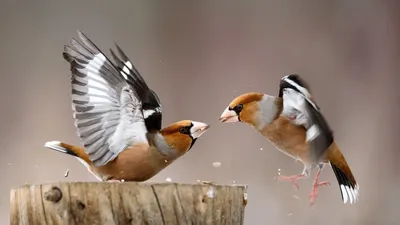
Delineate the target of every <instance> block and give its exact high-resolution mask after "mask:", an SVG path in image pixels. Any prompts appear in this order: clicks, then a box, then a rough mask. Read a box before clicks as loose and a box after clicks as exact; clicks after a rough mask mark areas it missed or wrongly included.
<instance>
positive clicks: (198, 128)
mask: <svg viewBox="0 0 400 225" xmlns="http://www.w3.org/2000/svg"><path fill="white" fill-rule="evenodd" d="M192 124H193V126H192V128H190V133H191V135H192V137H193V138H194V139H196V138H199V137H200V136H201V135H202V134H204V132H206V130H207V129H208V128H210V125H208V124H205V123H201V122H196V121H192Z"/></svg>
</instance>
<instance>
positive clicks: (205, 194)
mask: <svg viewBox="0 0 400 225" xmlns="http://www.w3.org/2000/svg"><path fill="white" fill-rule="evenodd" d="M244 196H245V187H244V186H236V185H235V186H228V185H213V184H179V183H158V184H151V183H136V182H122V183H110V182H88V183H86V182H76V183H54V184H41V185H25V186H21V187H18V188H14V189H12V190H11V199H10V200H11V203H10V210H11V215H10V222H11V225H22V224H23V225H39V224H40V225H41V224H43V225H78V224H79V225H80V224H90V225H126V224H132V225H140V224H146V225H162V224H168V225H169V224H171V225H184V224H193V225H195V224H198V225H207V224H210V225H211V224H212V225H223V224H231V225H241V224H243V220H244V208H245V205H246V203H247V200H246V198H245V197H244Z"/></svg>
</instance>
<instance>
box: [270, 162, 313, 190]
mask: <svg viewBox="0 0 400 225" xmlns="http://www.w3.org/2000/svg"><path fill="white" fill-rule="evenodd" d="M310 170H311V169H310V167H309V166H304V169H303V172H302V173H301V174H297V175H293V176H283V175H280V174H279V176H278V177H277V178H278V180H283V181H289V182H291V183H292V184H293V186H294V189H296V190H298V189H299V184H298V180H299V179H301V178H306V177H308V176H309V175H310Z"/></svg>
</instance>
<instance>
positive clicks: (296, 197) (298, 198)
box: [292, 195, 300, 200]
mask: <svg viewBox="0 0 400 225" xmlns="http://www.w3.org/2000/svg"><path fill="white" fill-rule="evenodd" d="M292 197H293V198H295V199H297V200H300V197H299V196H297V195H292Z"/></svg>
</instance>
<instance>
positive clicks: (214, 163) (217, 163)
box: [213, 162, 221, 167]
mask: <svg viewBox="0 0 400 225" xmlns="http://www.w3.org/2000/svg"><path fill="white" fill-rule="evenodd" d="M220 166H221V163H220V162H213V167H220Z"/></svg>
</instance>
